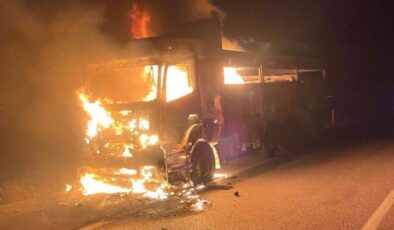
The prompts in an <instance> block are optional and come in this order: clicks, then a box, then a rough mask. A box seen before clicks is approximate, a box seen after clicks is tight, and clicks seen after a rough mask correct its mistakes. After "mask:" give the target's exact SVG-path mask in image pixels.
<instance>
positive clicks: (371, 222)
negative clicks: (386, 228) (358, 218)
mask: <svg viewBox="0 0 394 230" xmlns="http://www.w3.org/2000/svg"><path fill="white" fill-rule="evenodd" d="M393 204H394V190H392V191H391V192H390V193H389V195H388V196H387V197H386V199H384V201H383V202H382V203H381V204H380V206H379V207H378V208H377V209H376V211H375V212H374V213H373V214H372V216H371V217H370V218H369V219H368V221H367V223H366V224H364V226H363V228H362V230H374V229H378V227H379V225H380V224H381V223H382V221H383V219H384V217H385V216H386V214H387V212H388V211H390V209H391V206H393Z"/></svg>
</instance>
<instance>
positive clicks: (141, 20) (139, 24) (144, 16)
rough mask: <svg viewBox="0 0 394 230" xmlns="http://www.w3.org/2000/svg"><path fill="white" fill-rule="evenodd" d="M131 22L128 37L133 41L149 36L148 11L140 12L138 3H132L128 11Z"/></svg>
mask: <svg viewBox="0 0 394 230" xmlns="http://www.w3.org/2000/svg"><path fill="white" fill-rule="evenodd" d="M129 18H130V20H131V28H130V37H131V38H134V39H140V38H146V37H149V36H151V32H150V30H149V23H150V20H151V18H150V15H149V13H148V11H146V10H141V8H140V6H139V4H138V3H134V4H133V5H132V6H131V10H130V11H129Z"/></svg>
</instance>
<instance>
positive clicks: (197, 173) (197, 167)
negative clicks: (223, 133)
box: [190, 140, 215, 185]
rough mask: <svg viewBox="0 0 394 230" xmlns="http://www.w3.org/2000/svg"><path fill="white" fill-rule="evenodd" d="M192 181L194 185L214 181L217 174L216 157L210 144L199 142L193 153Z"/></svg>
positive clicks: (191, 161) (191, 162)
mask: <svg viewBox="0 0 394 230" xmlns="http://www.w3.org/2000/svg"><path fill="white" fill-rule="evenodd" d="M190 164H191V173H190V179H191V180H192V182H193V184H194V185H199V184H206V183H209V182H211V181H212V179H213V174H214V173H215V156H214V153H213V151H212V148H211V146H210V145H209V143H208V142H206V141H203V140H198V141H197V142H196V144H195V146H194V147H193V149H192V152H191V160H190Z"/></svg>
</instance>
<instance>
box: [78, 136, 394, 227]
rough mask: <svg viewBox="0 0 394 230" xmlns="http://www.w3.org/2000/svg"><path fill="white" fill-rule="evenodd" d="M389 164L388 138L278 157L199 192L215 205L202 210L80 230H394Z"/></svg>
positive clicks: (393, 159)
mask: <svg viewBox="0 0 394 230" xmlns="http://www.w3.org/2000/svg"><path fill="white" fill-rule="evenodd" d="M393 166H394V138H393V137H390V138H387V137H386V138H383V139H375V140H368V141H361V142H358V143H354V144H348V145H346V146H340V147H335V148H334V147H333V148H331V149H327V150H324V151H317V152H312V153H308V154H301V155H298V156H292V155H282V156H279V157H278V158H277V159H276V160H273V161H270V162H268V163H266V164H262V165H260V166H258V167H255V168H252V169H249V170H246V171H245V172H242V173H241V174H240V175H239V176H238V177H237V178H235V179H229V182H230V183H232V185H233V186H234V188H233V189H231V190H214V191H207V192H205V193H203V194H201V196H202V197H203V198H206V199H208V200H210V201H211V202H212V205H211V207H209V208H207V209H206V210H204V211H203V212H194V213H193V212H179V211H177V212H171V211H168V213H166V212H164V213H159V214H157V213H153V214H149V215H140V216H127V215H126V216H122V217H119V218H116V219H109V220H106V221H102V222H99V223H95V224H93V225H90V226H87V227H85V228H84V229H168V230H170V229H362V228H363V227H364V229H376V228H377V227H379V228H378V229H394V208H391V205H392V204H393V203H394V192H393V193H392V195H393V196H391V195H389V194H390V192H391V191H392V190H393V189H394V167H393ZM235 192H239V196H235V195H234V193H235ZM367 223H368V224H367Z"/></svg>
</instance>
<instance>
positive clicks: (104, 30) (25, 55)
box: [0, 0, 394, 180]
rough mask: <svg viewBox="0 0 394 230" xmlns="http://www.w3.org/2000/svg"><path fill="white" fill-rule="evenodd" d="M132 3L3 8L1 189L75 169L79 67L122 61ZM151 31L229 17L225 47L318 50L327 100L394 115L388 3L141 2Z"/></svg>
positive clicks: (30, 3) (11, 4) (31, 1)
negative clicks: (247, 42) (335, 97)
mask: <svg viewBox="0 0 394 230" xmlns="http://www.w3.org/2000/svg"><path fill="white" fill-rule="evenodd" d="M133 2H135V1H132V0H117V1H110V0H81V1H66V0H57V1H52V0H20V1H12V0H8V1H7V0H2V2H0V21H1V22H0V23H1V25H0V30H1V36H0V50H1V52H2V54H1V56H0V77H1V79H0V130H1V133H0V144H1V145H0V154H1V155H0V167H1V171H0V175H1V178H0V179H1V180H6V179H10V178H14V177H19V176H21V175H22V176H23V175H25V174H26V171H28V172H30V173H31V174H34V175H41V174H42V173H46V172H48V171H51V172H57V171H61V170H60V169H62V168H63V167H64V168H67V167H68V166H69V165H74V166H77V165H78V163H79V162H78V159H79V156H80V153H81V148H82V145H83V135H84V132H85V131H84V120H83V119H82V118H84V114H83V111H82V109H81V107H80V106H79V102H78V101H77V97H76V95H75V90H76V89H78V87H80V83H81V81H80V77H81V76H83V74H84V66H86V65H87V64H89V63H94V62H97V61H100V60H108V59H111V58H112V57H116V56H118V55H120V54H121V53H124V52H125V47H126V46H127V43H128V42H129V40H130V35H129V29H130V20H129V18H128V12H129V10H130V8H131V5H132V3H133ZM139 4H140V5H141V8H142V9H146V10H148V11H149V12H150V14H151V21H152V30H153V32H154V33H155V34H160V33H162V32H165V31H167V30H170V29H174V28H176V27H177V26H178V25H179V24H180V23H182V22H185V21H190V20H194V19H200V18H204V17H207V16H209V15H210V12H211V11H212V10H215V7H217V8H218V9H220V11H221V12H222V13H216V15H218V14H219V15H222V17H223V12H224V14H225V17H224V21H223V30H224V33H225V34H226V35H227V36H228V37H231V38H239V39H253V40H256V41H262V42H270V43H282V44H287V43H292V44H293V43H295V44H307V45H313V46H317V47H319V53H318V55H319V56H320V57H322V58H324V59H325V60H326V65H327V71H328V75H329V77H330V87H331V90H332V92H333V93H336V94H344V95H346V98H347V100H348V105H349V106H351V107H352V108H354V110H356V111H358V112H359V113H371V114H373V115H374V116H383V115H386V117H387V116H389V115H390V113H389V111H390V110H392V108H393V105H394V82H393V78H392V70H391V68H390V67H392V64H394V63H393V58H392V57H391V56H392V53H393V46H392V41H393V20H392V16H391V13H392V12H391V9H392V8H391V7H390V2H389V1H386V2H385V1H335V0H334V1H312V0H309V1H307V0H299V1H281V0H275V1H274V0H271V1H262V0H260V1H258V0H249V1H247V0H244V1H239V0H215V1H212V4H213V6H210V5H209V4H208V3H207V2H206V1H191V0H188V1H182V0H177V1H175V0H167V1H165V0H155V1H154V0H145V1H139Z"/></svg>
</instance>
